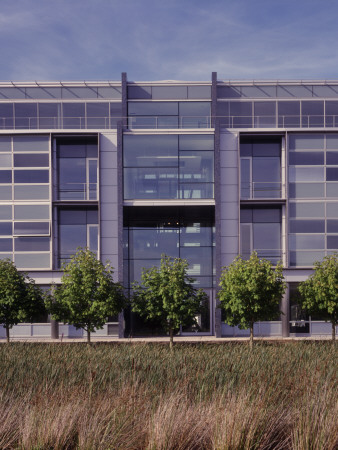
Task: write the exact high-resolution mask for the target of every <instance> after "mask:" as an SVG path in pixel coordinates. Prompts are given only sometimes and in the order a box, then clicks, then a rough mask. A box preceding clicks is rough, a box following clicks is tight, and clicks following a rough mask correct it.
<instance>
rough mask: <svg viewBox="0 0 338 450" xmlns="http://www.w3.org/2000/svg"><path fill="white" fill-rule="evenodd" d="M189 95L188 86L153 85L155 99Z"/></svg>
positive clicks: (179, 97)
mask: <svg viewBox="0 0 338 450" xmlns="http://www.w3.org/2000/svg"><path fill="white" fill-rule="evenodd" d="M187 97H188V92H187V86H153V87H152V98H153V100H154V99H155V100H156V99H181V98H182V99H185V98H187Z"/></svg>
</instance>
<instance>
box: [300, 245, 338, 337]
mask: <svg viewBox="0 0 338 450" xmlns="http://www.w3.org/2000/svg"><path fill="white" fill-rule="evenodd" d="M314 266H315V271H314V273H313V274H312V275H310V277H309V278H308V279H307V280H306V281H303V282H302V283H300V285H299V287H298V289H299V292H300V294H301V307H302V309H304V310H305V311H307V312H308V313H309V314H310V315H311V314H313V315H319V316H321V317H323V319H324V320H326V321H328V322H331V325H332V340H333V342H335V340H336V326H337V323H338V253H335V254H333V255H330V256H326V257H325V258H324V259H323V261H321V262H319V261H317V262H315V264H314Z"/></svg>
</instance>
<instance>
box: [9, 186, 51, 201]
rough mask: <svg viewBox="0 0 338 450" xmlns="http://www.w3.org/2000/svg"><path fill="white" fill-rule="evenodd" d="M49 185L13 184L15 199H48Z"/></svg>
mask: <svg viewBox="0 0 338 450" xmlns="http://www.w3.org/2000/svg"><path fill="white" fill-rule="evenodd" d="M49 189H50V188H49V186H36V185H31V186H29V185H25V186H14V199H15V200H48V199H49Z"/></svg>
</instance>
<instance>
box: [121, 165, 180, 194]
mask: <svg viewBox="0 0 338 450" xmlns="http://www.w3.org/2000/svg"><path fill="white" fill-rule="evenodd" d="M177 197H178V173H177V169H170V168H166V169H165V170H164V169H163V168H161V169H156V168H149V169H147V168H135V169H124V198H125V199H137V198H139V199H142V198H144V199H146V198H163V199H166V198H177Z"/></svg>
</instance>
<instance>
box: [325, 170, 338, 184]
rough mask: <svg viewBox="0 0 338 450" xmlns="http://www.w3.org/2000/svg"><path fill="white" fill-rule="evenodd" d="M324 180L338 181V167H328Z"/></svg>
mask: <svg viewBox="0 0 338 450" xmlns="http://www.w3.org/2000/svg"><path fill="white" fill-rule="evenodd" d="M326 180H327V181H337V180H338V167H329V168H327V169H326Z"/></svg>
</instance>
